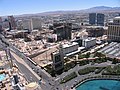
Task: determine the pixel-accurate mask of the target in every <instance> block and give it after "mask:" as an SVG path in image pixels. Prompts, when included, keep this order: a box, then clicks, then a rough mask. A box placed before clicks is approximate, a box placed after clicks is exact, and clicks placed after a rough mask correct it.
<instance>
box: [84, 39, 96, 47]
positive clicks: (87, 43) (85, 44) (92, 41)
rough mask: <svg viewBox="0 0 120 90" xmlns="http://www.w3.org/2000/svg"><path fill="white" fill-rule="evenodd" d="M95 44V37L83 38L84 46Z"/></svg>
mask: <svg viewBox="0 0 120 90" xmlns="http://www.w3.org/2000/svg"><path fill="white" fill-rule="evenodd" d="M95 45H96V39H95V38H90V37H89V38H87V39H83V42H82V46H83V47H85V48H90V47H93V46H95Z"/></svg>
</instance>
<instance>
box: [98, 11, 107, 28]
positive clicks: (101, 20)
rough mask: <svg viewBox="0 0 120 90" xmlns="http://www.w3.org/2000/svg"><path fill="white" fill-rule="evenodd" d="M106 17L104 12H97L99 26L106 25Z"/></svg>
mask: <svg viewBox="0 0 120 90" xmlns="http://www.w3.org/2000/svg"><path fill="white" fill-rule="evenodd" d="M104 17H105V15H104V14H102V13H98V14H97V25H98V26H104Z"/></svg>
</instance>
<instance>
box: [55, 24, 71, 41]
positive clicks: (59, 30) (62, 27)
mask: <svg viewBox="0 0 120 90" xmlns="http://www.w3.org/2000/svg"><path fill="white" fill-rule="evenodd" d="M53 28H54V34H57V40H58V41H61V40H64V39H67V40H70V39H71V31H72V24H71V23H54V24H53Z"/></svg>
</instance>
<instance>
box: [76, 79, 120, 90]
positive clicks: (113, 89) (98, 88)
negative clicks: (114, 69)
mask: <svg viewBox="0 0 120 90" xmlns="http://www.w3.org/2000/svg"><path fill="white" fill-rule="evenodd" d="M76 90H120V81H117V80H91V81H87V82H85V83H83V84H81V85H80V86H78V87H77V88H76Z"/></svg>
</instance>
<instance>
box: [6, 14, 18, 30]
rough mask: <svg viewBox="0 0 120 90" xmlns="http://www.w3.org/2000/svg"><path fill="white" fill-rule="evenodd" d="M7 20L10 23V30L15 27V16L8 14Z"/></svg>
mask: <svg viewBox="0 0 120 90" xmlns="http://www.w3.org/2000/svg"><path fill="white" fill-rule="evenodd" d="M8 21H9V23H10V26H11V27H10V30H11V29H16V27H17V24H16V22H15V18H14V17H13V16H8Z"/></svg>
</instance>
